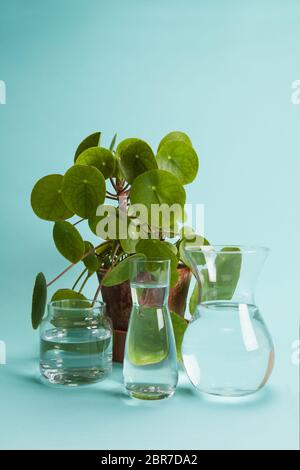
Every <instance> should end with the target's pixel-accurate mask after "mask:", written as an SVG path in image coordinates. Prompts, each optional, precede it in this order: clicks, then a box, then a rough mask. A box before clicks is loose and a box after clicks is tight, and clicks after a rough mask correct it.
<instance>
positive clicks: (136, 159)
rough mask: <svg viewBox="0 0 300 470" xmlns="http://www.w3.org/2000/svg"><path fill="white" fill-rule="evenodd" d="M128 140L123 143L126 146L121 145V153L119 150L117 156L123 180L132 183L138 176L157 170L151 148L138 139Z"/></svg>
mask: <svg viewBox="0 0 300 470" xmlns="http://www.w3.org/2000/svg"><path fill="white" fill-rule="evenodd" d="M128 140H129V139H127V142H126V141H125V142H126V144H124V143H123V146H122V147H121V152H120V149H119V152H120V153H119V154H118V156H119V164H120V168H121V170H122V173H123V175H124V177H125V179H126V180H127V181H128V182H129V183H132V182H133V181H134V179H135V178H136V177H137V176H138V175H140V174H142V173H144V172H145V171H148V170H152V169H155V168H157V163H156V160H155V156H154V153H153V152H152V149H151V147H150V146H149V145H148V144H147V143H146V142H144V141H143V140H138V139H134V140H133V139H130V140H131V142H128ZM121 144H122V143H121ZM118 148H119V147H118Z"/></svg>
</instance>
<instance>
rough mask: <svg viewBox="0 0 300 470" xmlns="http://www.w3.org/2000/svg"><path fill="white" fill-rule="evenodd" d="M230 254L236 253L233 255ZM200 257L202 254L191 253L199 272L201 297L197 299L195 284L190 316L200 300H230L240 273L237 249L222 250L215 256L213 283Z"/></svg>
mask: <svg viewBox="0 0 300 470" xmlns="http://www.w3.org/2000/svg"><path fill="white" fill-rule="evenodd" d="M228 251H230V253H226V252H228ZM232 252H236V253H234V254H233V253H232ZM195 256H196V258H195ZM202 256H203V254H200V253H197V252H194V253H193V258H194V260H195V263H196V264H198V265H199V270H200V280H201V295H200V297H199V285H198V282H197V283H196V285H195V287H194V290H193V292H192V296H191V298H190V302H189V309H190V313H191V314H192V315H194V313H195V311H196V307H197V305H198V304H199V300H201V302H207V301H213V300H214V301H215V300H231V299H232V297H233V294H234V292H235V289H236V286H237V283H238V281H239V277H240V272H241V265H242V254H241V252H240V250H239V248H237V247H226V248H223V249H222V250H221V251H220V253H218V254H217V255H216V259H215V269H216V281H214V282H212V281H210V278H209V272H208V269H207V268H205V265H206V261H205V259H204V257H203V258H202ZM208 256H211V254H208ZM201 266H202V267H201Z"/></svg>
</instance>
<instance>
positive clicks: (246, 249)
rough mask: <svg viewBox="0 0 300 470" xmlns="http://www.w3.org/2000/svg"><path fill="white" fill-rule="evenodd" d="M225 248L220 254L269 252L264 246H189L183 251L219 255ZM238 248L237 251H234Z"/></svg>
mask: <svg viewBox="0 0 300 470" xmlns="http://www.w3.org/2000/svg"><path fill="white" fill-rule="evenodd" d="M224 248H227V250H226V251H223V252H222V254H229V255H230V254H235V255H236V254H238V253H242V254H243V253H244V254H248V253H249V254H250V253H253V254H255V253H259V252H263V253H268V252H269V251H270V248H268V247H266V246H259V245H234V244H232V245H229V244H227V245H215V244H214V245H190V246H185V247H184V249H185V250H186V251H198V250H201V251H203V252H204V253H220V252H221V251H222V249H224ZM236 248H238V250H239V251H237V250H236Z"/></svg>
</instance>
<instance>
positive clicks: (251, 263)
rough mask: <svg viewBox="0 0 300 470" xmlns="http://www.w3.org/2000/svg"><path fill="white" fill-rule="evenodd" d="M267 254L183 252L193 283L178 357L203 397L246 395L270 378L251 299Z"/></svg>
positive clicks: (208, 249) (266, 343)
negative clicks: (189, 318) (189, 315)
mask: <svg viewBox="0 0 300 470" xmlns="http://www.w3.org/2000/svg"><path fill="white" fill-rule="evenodd" d="M267 254H268V249H267V248H262V247H242V246H235V247H230V246H216V245H215V246H201V247H200V246H198V247H197V246H193V245H190V246H188V247H186V255H187V258H188V259H189V260H190V264H191V267H192V270H193V272H194V275H195V276H196V280H197V284H196V286H195V290H194V292H193V294H192V299H191V306H192V310H193V309H194V312H193V318H192V321H191V323H190V325H189V326H188V328H187V330H186V333H185V336H184V340H183V344H182V356H183V363H184V366H185V370H186V372H187V375H188V377H189V379H190V381H191V382H192V384H193V385H194V386H195V387H196V388H197V389H199V390H200V391H201V392H206V393H208V394H212V395H221V396H242V395H248V394H251V393H254V392H256V391H257V390H259V389H260V388H261V387H263V385H264V384H265V383H266V382H267V380H268V378H269V377H270V375H271V372H272V368H273V363H274V347H273V343H272V339H271V336H270V334H269V332H268V329H267V327H266V324H265V322H264V320H263V318H262V316H261V313H260V311H259V309H258V307H257V305H256V302H255V298H254V289H255V285H256V281H257V277H258V274H259V272H260V270H261V267H262V265H263V263H264V261H265V259H266V256H267Z"/></svg>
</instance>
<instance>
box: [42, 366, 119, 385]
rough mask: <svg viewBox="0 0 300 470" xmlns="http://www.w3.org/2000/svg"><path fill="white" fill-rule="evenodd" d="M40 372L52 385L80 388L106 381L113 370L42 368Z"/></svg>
mask: <svg viewBox="0 0 300 470" xmlns="http://www.w3.org/2000/svg"><path fill="white" fill-rule="evenodd" d="M40 371H41V374H42V377H43V378H44V379H46V381H47V382H49V383H50V384H53V385H67V386H70V387H78V386H80V385H88V384H93V383H95V382H100V381H101V380H104V379H105V378H106V377H107V376H108V375H109V374H110V372H111V369H98V368H89V369H84V370H83V369H76V368H68V369H45V368H42V367H41V368H40Z"/></svg>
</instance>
